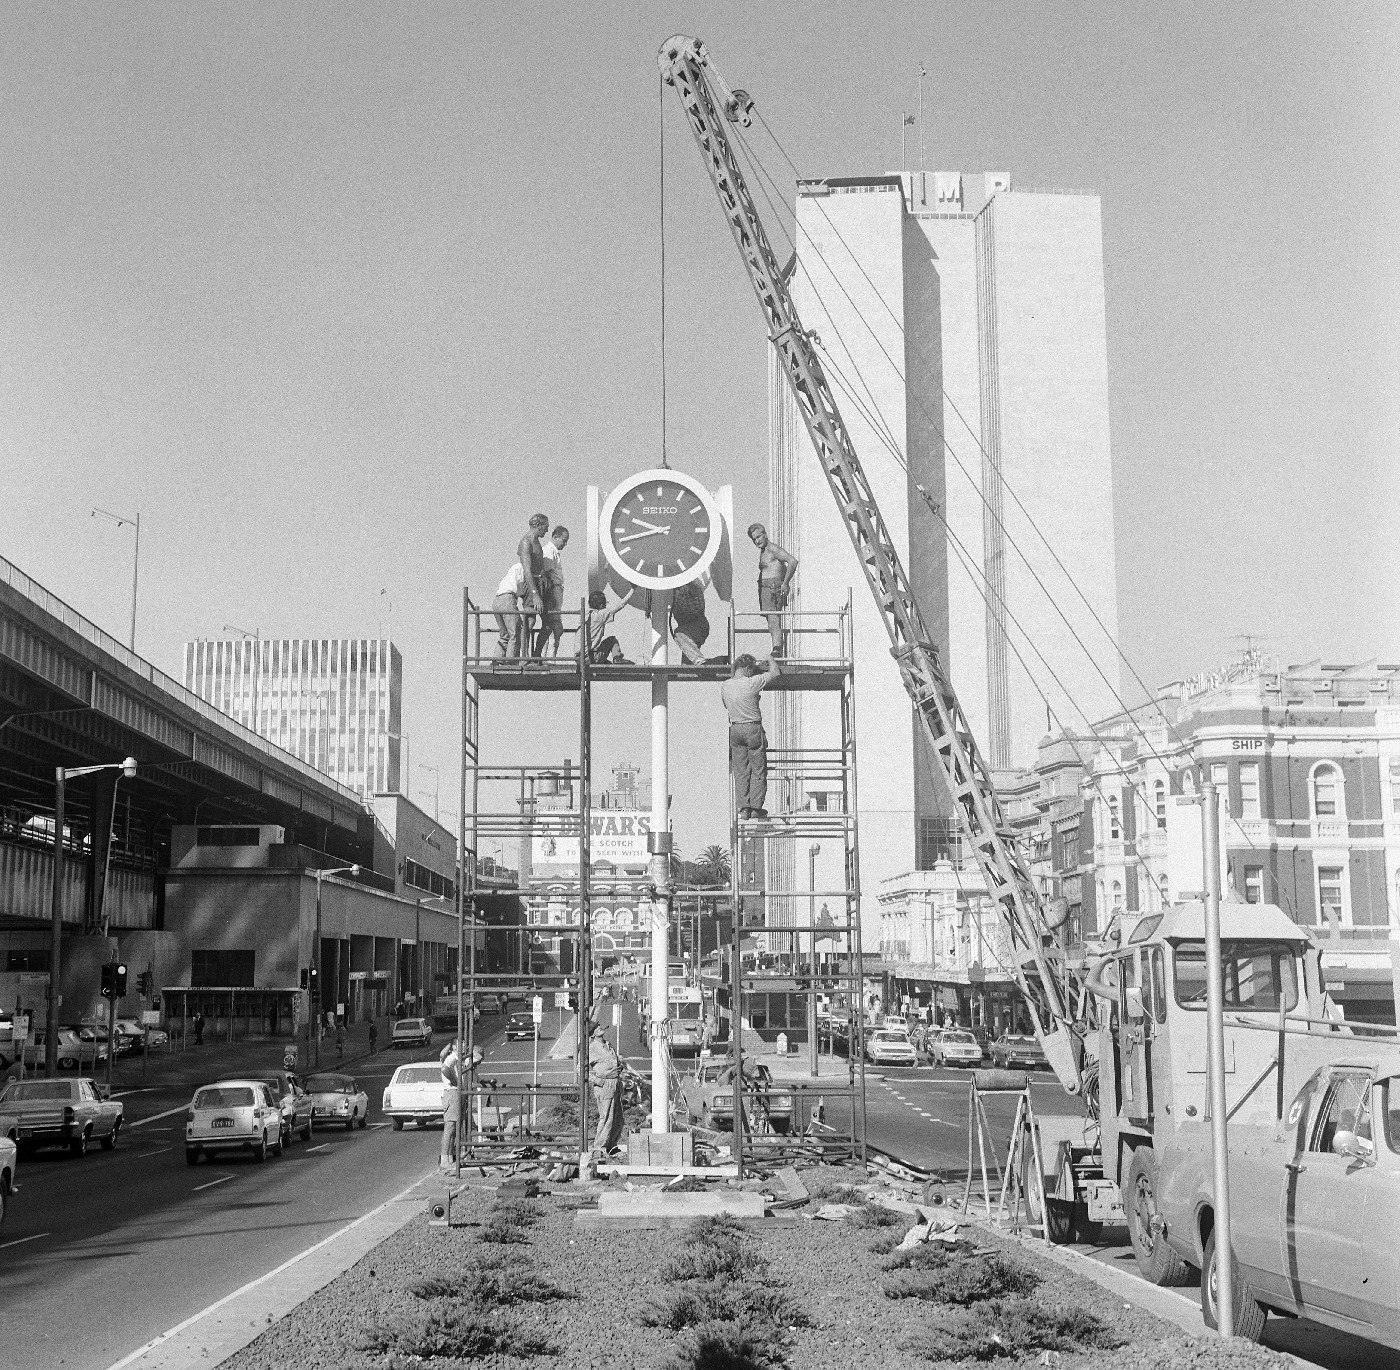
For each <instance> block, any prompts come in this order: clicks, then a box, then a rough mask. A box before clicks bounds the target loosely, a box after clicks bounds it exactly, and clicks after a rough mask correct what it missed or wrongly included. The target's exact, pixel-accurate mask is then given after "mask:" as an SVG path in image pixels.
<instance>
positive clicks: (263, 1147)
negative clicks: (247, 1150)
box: [253, 1132, 267, 1165]
mask: <svg viewBox="0 0 1400 1370" xmlns="http://www.w3.org/2000/svg"><path fill="white" fill-rule="evenodd" d="M253 1159H254V1160H255V1161H256V1162H257V1163H258V1164H259V1165H261V1164H262V1163H263V1162H264V1161H265V1160H267V1133H266V1132H264V1133H263V1135H262V1136H261V1137H259V1138H258V1144H257V1146H255V1147H254V1148H253Z"/></svg>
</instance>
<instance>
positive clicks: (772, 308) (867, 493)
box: [658, 36, 1084, 1094]
mask: <svg viewBox="0 0 1400 1370" xmlns="http://www.w3.org/2000/svg"><path fill="white" fill-rule="evenodd" d="M658 61H659V63H660V67H661V74H662V77H663V79H664V80H665V81H666V83H667V84H668V85H670V86H672V87H673V88H674V89H675V91H676V93H677V95H679V97H680V100H681V104H682V105H683V106H684V109H685V114H686V119H687V122H688V123H689V124H690V130H691V132H692V133H693V134H694V135H695V140H696V143H697V144H698V145H699V148H700V152H701V155H702V157H703V158H704V161H705V169H706V170H707V171H708V172H709V175H710V180H711V181H712V182H713V183H714V187H715V191H716V192H717V193H718V195H719V199H720V204H721V205H722V207H723V209H724V216H725V219H726V220H727V222H728V224H729V229H730V232H731V233H732V234H733V236H734V243H735V245H736V246H737V247H738V249H739V253H740V255H741V256H742V257H743V260H744V267H745V269H746V270H747V272H748V275H749V280H750V282H751V283H752V285H753V288H754V293H755V295H756V296H757V298H758V303H759V307H760V308H761V309H762V310H763V318H764V322H765V324H766V326H767V329H768V337H769V341H770V342H771V343H772V345H773V347H774V348H775V349H776V351H777V355H778V359H779V361H780V363H781V365H782V371H783V375H784V376H785V377H786V379H787V383H788V385H789V387H790V388H791V390H792V394H793V398H794V399H795V401H796V404H797V409H798V412H799V413H800V414H801V416H802V422H803V424H804V425H805V427H806V429H807V433H808V435H809V436H810V438H811V440H812V446H813V448H814V449H815V451H816V454H817V460H818V461H819V462H820V463H821V467H822V471H823V472H824V473H825V475H826V479H827V484H828V486H829V487H830V489H831V493H832V495H833V497H834V498H835V500H836V503H837V506H838V508H839V509H840V511H841V518H842V522H843V523H844V525H845V528H846V532H847V533H848V534H849V536H850V539H851V544H852V546H853V547H854V548H855V551H856V556H857V558H858V559H859V561H860V565H861V570H862V572H863V573H864V575H865V579H866V583H867V584H868V585H869V587H870V591H871V593H872V594H873V595H874V596H875V602H876V604H877V606H878V607H879V611H880V617H881V619H882V620H883V621H884V625H885V628H886V630H887V631H888V633H889V637H890V650H891V654H892V655H893V657H894V659H895V661H896V663H897V664H898V666H899V670H900V674H901V676H902V678H903V680H904V685H905V689H906V690H907V691H908V693H909V697H910V699H911V700H912V701H913V704H914V710H915V712H916V713H917V714H918V716H919V719H920V721H921V723H922V726H923V729H924V733H925V735H926V736H927V738H928V740H929V743H930V744H931V753H932V755H933V756H934V757H935V758H936V764H937V766H938V768H939V770H940V772H941V774H942V778H943V780H944V782H945V784H946V788H947V792H948V794H949V795H951V797H952V800H953V804H954V807H955V810H956V813H957V817H958V820H959V823H960V824H961V827H962V829H963V831H964V833H965V834H966V836H967V839H968V842H969V844H970V845H971V847H972V850H973V853H974V855H975V857H976V860H977V864H978V866H979V867H980V869H981V872H982V876H983V878H984V880H985V881H986V886H987V892H988V894H989V895H990V897H991V898H992V900H993V901H994V902H995V904H996V907H997V910H998V912H999V914H1000V916H1001V917H1002V918H1003V919H1004V921H1005V923H1006V925H1007V927H1008V928H1009V930H1010V935H1011V944H1012V952H1013V963H1014V964H1013V969H1014V972H1015V975H1016V979H1017V982H1018V984H1019V986H1020V989H1021V992H1022V994H1023V995H1024V997H1025V1001H1026V1005H1027V1008H1028V1010H1029V1013H1030V1017H1031V1021H1032V1024H1033V1026H1034V1029H1035V1035H1036V1037H1037V1038H1038V1039H1039V1040H1040V1043H1041V1045H1042V1046H1043V1048H1044V1050H1045V1056H1046V1060H1047V1061H1048V1062H1049V1064H1050V1066H1051V1068H1052V1069H1053V1070H1054V1072H1055V1074H1056V1076H1057V1077H1058V1078H1059V1081H1060V1083H1061V1085H1062V1086H1063V1087H1064V1089H1065V1090H1066V1092H1067V1093H1070V1094H1079V1093H1080V1092H1081V1090H1082V1088H1083V1086H1084V1078H1083V1074H1082V1067H1083V1058H1084V1032H1083V1026H1082V1025H1081V1024H1079V1023H1078V1022H1077V1021H1076V1018H1075V1014H1074V1009H1073V1004H1074V1003H1075V1002H1076V1001H1078V1002H1082V1001H1083V995H1082V994H1081V993H1076V990H1077V989H1078V986H1077V985H1076V984H1075V983H1074V977H1073V976H1072V974H1071V972H1070V970H1069V968H1068V966H1067V963H1066V961H1065V958H1064V956H1063V953H1062V951H1061V950H1060V948H1059V947H1058V945H1057V941H1056V937H1055V927H1054V925H1053V923H1052V921H1051V919H1050V918H1049V916H1048V913H1047V909H1046V907H1045V904H1044V901H1043V900H1042V898H1041V895H1040V891H1039V890H1038V889H1037V888H1036V886H1035V882H1034V880H1033V879H1032V878H1031V874H1030V872H1029V870H1028V869H1027V868H1026V864H1025V861H1024V859H1023V857H1022V855H1021V852H1020V851H1019V849H1018V847H1017V843H1016V837H1015V834H1014V833H1013V832H1012V831H1011V829H1010V828H1009V826H1008V825H1007V823H1006V821H1005V819H1004V818H1003V816H1002V812H1001V806H1000V804H999V803H998V801H997V796H996V791H995V790H994V788H993V786H992V781H991V776H990V774H989V772H988V770H987V766H986V763H985V762H984V761H983V759H982V756H981V754H980V753H979V752H978V750H977V743H976V741H975V740H974V739H973V736H972V730H971V728H970V727H969V726H968V722H967V718H966V716H965V715H964V713H963V710H962V706H961V704H959V702H958V698H957V695H956V693H955V692H954V690H953V686H952V683H951V682H950V680H949V679H948V676H947V673H946V671H945V670H944V668H943V664H942V662H941V661H940V660H939V656H938V651H937V648H936V646H935V645H934V643H933V642H932V641H931V640H930V637H929V633H928V631H927V629H926V627H925V625H924V618H923V614H922V612H921V610H920V608H919V604H918V601H917V600H916V599H915V597H914V593H913V590H912V588H911V586H910V583H909V577H908V575H907V574H906V572H905V569H904V566H903V564H902V563H901V561H900V558H899V553H898V551H897V550H896V547H895V544H894V540H893V538H892V537H891V536H890V532H889V529H888V528H887V527H886V526H885V520H884V517H883V515H882V514H881V512H880V507H879V505H878V503H877V502H876V499H875V495H874V493H873V491H872V489H871V486H870V482H869V480H868V478H867V476H866V473H865V470H864V468H863V466H862V465H861V461H860V458H859V456H858V455H857V454H856V449H855V445H854V443H853V442H852V441H851V436H850V433H849V432H848V431H847V429H846V425H845V422H844V420H843V419H842V417H841V412H840V410H839V409H838V408H837V405H836V399H835V397H834V395H833V393H832V390H831V386H830V385H829V384H828V382H827V378H826V374H825V372H824V370H823V367H822V364H821V360H820V358H819V357H818V355H817V350H816V347H815V345H814V343H813V339H812V336H811V334H809V333H808V332H807V330H806V329H805V328H804V327H803V325H802V320H801V318H800V317H799V316H798V313H797V309H796V306H795V305H794V304H793V300H792V294H791V292H790V291H789V289H788V284H787V278H786V276H785V274H784V272H783V270H782V268H781V267H780V266H779V263H778V260H777V258H776V256H775V255H774V253H773V248H772V245H771V244H770V243H769V241H768V234H767V233H766V231H765V230H764V227H763V223H762V220H761V219H760V218H759V214H758V210H757V208H756V207H755V205H754V202H753V198H752V196H751V195H750V193H749V188H748V186H747V184H746V183H745V180H744V176H743V173H742V171H741V170H740V167H739V163H738V160H737V158H736V157H735V155H734V147H733V144H732V143H731V141H730V137H729V130H728V128H727V127H726V125H727V124H728V123H731V122H735V123H737V122H741V121H742V122H747V119H748V108H749V105H748V100H747V97H746V96H744V95H743V93H742V92H738V93H733V92H730V90H729V88H728V87H727V86H726V85H725V84H724V82H723V79H722V78H721V77H720V76H719V74H718V73H717V71H716V70H715V68H714V66H713V65H712V63H711V61H710V58H709V54H708V53H707V52H706V50H705V46H704V44H703V43H701V42H700V40H699V39H696V38H688V37H684V36H677V37H674V38H671V39H668V40H667V42H665V43H664V44H663V45H662V47H661V51H660V54H659V56H658Z"/></svg>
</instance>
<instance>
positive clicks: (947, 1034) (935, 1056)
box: [928, 1028, 982, 1066]
mask: <svg viewBox="0 0 1400 1370" xmlns="http://www.w3.org/2000/svg"><path fill="white" fill-rule="evenodd" d="M928 1054H929V1057H930V1059H931V1060H932V1061H933V1063H934V1065H936V1066H980V1065H981V1064H982V1048H981V1046H980V1045H979V1044H978V1041H977V1038H975V1037H974V1036H973V1035H972V1034H971V1033H970V1032H967V1031H965V1030H964V1029H962V1028H939V1029H938V1030H937V1031H936V1032H931V1033H929V1039H928Z"/></svg>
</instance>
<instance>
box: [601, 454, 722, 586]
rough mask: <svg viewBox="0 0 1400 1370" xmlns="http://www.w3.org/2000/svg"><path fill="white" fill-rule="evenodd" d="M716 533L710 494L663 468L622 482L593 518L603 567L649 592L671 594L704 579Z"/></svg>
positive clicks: (716, 513) (717, 524)
mask: <svg viewBox="0 0 1400 1370" xmlns="http://www.w3.org/2000/svg"><path fill="white" fill-rule="evenodd" d="M721 532H722V529H721V524H720V513H719V509H718V507H717V506H716V504H715V501H714V497H713V496H712V495H711V494H710V492H709V491H708V490H706V489H705V487H704V486H703V485H701V484H700V482H699V481H697V480H694V479H692V478H691V477H690V476H685V475H682V474H681V473H680V472H679V471H671V470H669V469H665V468H661V469H658V470H654V471H642V472H639V473H638V474H637V475H635V476H632V477H630V478H629V479H627V480H625V481H623V482H622V484H621V485H619V486H618V487H617V489H616V490H614V491H613V492H612V494H610V495H609V496H608V497H607V499H605V500H604V501H603V508H602V510H601V512H600V513H599V516H598V542H599V545H600V546H601V548H602V551H603V555H604V557H606V558H607V561H608V564H609V565H610V566H612V568H613V570H615V571H616V572H617V573H618V575H620V576H622V577H623V578H624V579H625V580H629V581H631V582H632V584H633V585H640V586H643V587H645V588H646V589H648V590H672V589H675V588H676V587H677V586H679V585H685V584H686V583H687V582H689V581H692V580H695V579H697V578H698V577H699V576H702V575H704V573H705V572H706V571H707V570H709V567H710V563H711V562H712V561H714V559H715V554H716V553H717V552H718V551H719V546H720V540H721Z"/></svg>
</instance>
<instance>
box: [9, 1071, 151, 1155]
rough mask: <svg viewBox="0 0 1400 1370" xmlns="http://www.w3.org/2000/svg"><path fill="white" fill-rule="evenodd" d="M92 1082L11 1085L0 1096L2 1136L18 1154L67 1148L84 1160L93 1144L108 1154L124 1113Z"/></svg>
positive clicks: (115, 1139) (30, 1082) (117, 1103)
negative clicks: (41, 1148) (17, 1150)
mask: <svg viewBox="0 0 1400 1370" xmlns="http://www.w3.org/2000/svg"><path fill="white" fill-rule="evenodd" d="M106 1094H107V1091H106V1088H105V1086H102V1085H98V1084H96V1083H95V1082H94V1081H92V1080H87V1079H77V1080H15V1081H13V1082H11V1083H10V1084H9V1085H7V1086H6V1088H5V1092H4V1093H3V1094H0V1131H3V1135H4V1136H6V1137H7V1138H8V1139H9V1140H10V1141H12V1142H14V1143H15V1145H16V1146H17V1147H18V1148H19V1149H20V1150H21V1151H32V1150H34V1149H36V1148H37V1147H41V1146H66V1147H68V1149H69V1150H70V1151H72V1153H73V1154H74V1155H75V1156H81V1155H83V1154H84V1153H85V1152H86V1151H87V1149H88V1145H89V1143H91V1142H100V1143H101V1144H102V1149H103V1150H104V1151H110V1150H111V1149H112V1148H113V1147H114V1146H116V1144H117V1138H118V1137H119V1136H120V1135H121V1130H122V1120H123V1118H124V1116H125V1109H124V1108H123V1107H122V1105H121V1104H120V1103H119V1102H117V1101H115V1100H112V1099H108V1098H107V1097H106Z"/></svg>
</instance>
